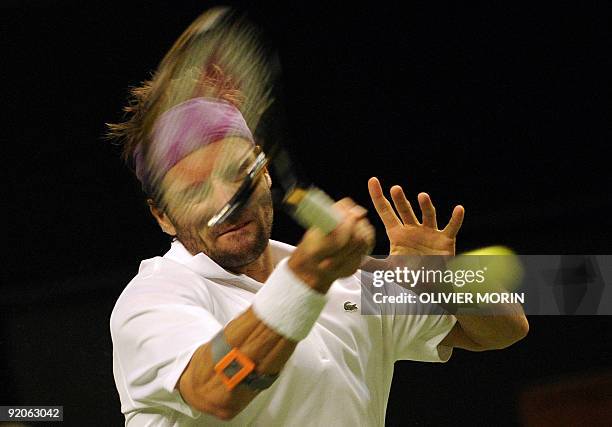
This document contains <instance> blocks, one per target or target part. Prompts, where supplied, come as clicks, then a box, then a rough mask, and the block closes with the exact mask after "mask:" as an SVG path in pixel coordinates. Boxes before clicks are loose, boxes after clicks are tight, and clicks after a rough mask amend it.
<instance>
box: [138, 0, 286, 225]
mask: <svg viewBox="0 0 612 427" xmlns="http://www.w3.org/2000/svg"><path fill="white" fill-rule="evenodd" d="M277 64H278V62H277V57H276V56H275V54H274V52H273V50H272V49H271V44H270V43H269V42H267V40H266V39H265V38H264V37H263V33H262V32H261V31H260V30H259V29H258V28H257V27H256V26H255V25H254V24H253V23H252V22H251V21H250V20H249V19H248V17H247V16H246V15H245V14H244V13H242V12H239V11H237V10H234V9H230V8H226V7H219V8H214V9H211V10H208V11H206V12H205V13H203V14H202V15H200V16H199V17H198V18H197V19H196V20H195V21H194V22H193V23H192V24H191V25H190V26H189V27H188V28H187V29H186V30H185V31H184V32H183V34H182V35H181V36H180V37H179V38H178V39H177V41H176V42H175V43H174V45H173V46H172V48H171V49H170V51H169V52H168V53H167V54H166V55H165V57H164V58H163V60H162V61H161V63H160V65H159V67H158V69H157V70H156V72H155V74H154V76H153V79H152V89H151V93H152V94H153V96H151V97H150V98H149V99H148V105H147V108H146V110H147V117H146V120H145V123H144V126H143V128H144V130H145V133H146V134H147V135H148V136H149V138H145V141H148V142H149V143H151V144H153V143H154V144H160V143H162V144H163V143H164V141H158V140H157V141H153V138H152V134H153V130H154V127H155V124H156V122H157V121H158V119H159V118H160V117H161V116H162V115H163V114H164V113H165V112H167V111H168V110H170V109H172V108H173V107H175V106H177V105H179V104H181V103H183V102H185V101H188V100H190V99H193V98H212V99H217V100H219V101H224V102H227V103H230V104H232V105H233V106H235V107H236V108H238V109H239V110H240V112H241V114H242V116H243V117H244V120H245V122H246V124H247V126H248V127H249V129H250V130H251V131H252V132H253V133H255V131H256V130H257V129H258V127H259V123H260V119H261V117H262V115H263V114H264V112H265V111H266V110H267V109H268V108H269V107H270V105H271V104H272V102H273V99H272V89H273V81H274V74H275V73H274V70H275V67H276V65H277ZM177 132H180V129H178V130H177ZM257 143H258V144H260V145H262V143H263V141H259V140H258V141H257ZM211 145H215V144H211ZM222 145H223V147H221V148H220V149H216V148H215V149H214V150H211V151H214V156H211V158H212V160H210V163H211V164H209V165H207V168H208V169H209V170H210V174H209V175H210V177H211V179H212V178H214V179H217V180H221V181H223V182H225V183H226V184H227V187H228V188H230V190H228V191H226V193H227V194H228V196H227V197H226V199H227V200H224V201H223V202H222V203H220V202H218V201H215V203H214V206H212V205H211V206H207V207H206V208H204V210H202V209H201V205H202V203H203V201H205V200H209V201H210V200H211V198H210V194H211V191H212V187H211V185H200V186H199V187H194V188H189V190H188V191H183V190H184V188H181V185H179V184H178V183H180V182H181V181H185V182H186V181H188V180H182V179H181V177H180V176H176V175H177V174H172V176H171V178H172V182H167V181H168V176H170V175H171V174H165V171H162V172H160V173H159V176H156V175H155V174H156V167H155V164H154V162H152V161H149V162H148V163H147V164H146V167H147V168H148V170H149V171H150V173H151V174H152V177H151V181H153V182H156V183H161V182H162V181H164V180H165V181H164V182H163V186H161V185H156V186H155V191H156V194H155V195H154V197H155V198H156V200H159V201H160V202H161V203H162V205H163V206H164V207H170V206H172V207H174V208H175V209H174V215H175V216H184V217H190V216H191V213H192V210H193V209H199V210H200V214H199V216H200V217H203V216H204V217H206V218H203V223H204V224H209V223H210V219H211V218H213V217H214V218H216V220H217V222H222V221H219V219H223V220H225V219H227V218H228V217H229V216H230V215H231V214H233V213H234V212H235V211H237V210H238V209H239V208H240V207H242V205H244V203H246V201H247V200H248V198H249V196H250V194H251V192H252V190H253V187H254V184H255V183H256V182H257V180H258V179H259V178H260V176H261V174H262V171H263V170H264V167H265V166H266V164H267V159H266V158H265V157H264V156H263V155H262V154H261V153H260V152H259V150H258V149H257V148H255V147H252V146H247V145H246V144H244V143H237V144H233V143H224V144H222ZM148 148H150V147H146V146H145V147H144V150H145V159H150V157H151V156H149V157H147V156H146V154H147V149H148ZM264 148H266V147H264ZM270 149H271V150H272V148H271V147H270ZM272 151H273V150H272ZM213 157H214V158H213ZM162 173H164V174H163V175H162ZM208 184H210V183H208ZM162 187H163V188H162ZM230 201H233V202H234V203H233V205H232V206H231V207H229V208H228V204H229V203H230ZM211 203H212V202H211ZM203 214H204V215H203ZM211 225H214V224H211Z"/></svg>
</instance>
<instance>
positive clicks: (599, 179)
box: [0, 0, 612, 425]
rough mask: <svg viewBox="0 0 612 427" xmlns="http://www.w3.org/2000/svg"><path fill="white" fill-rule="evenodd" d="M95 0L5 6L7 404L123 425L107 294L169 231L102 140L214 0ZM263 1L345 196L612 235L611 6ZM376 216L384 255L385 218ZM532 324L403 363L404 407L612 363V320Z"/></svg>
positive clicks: (468, 242) (464, 398)
mask: <svg viewBox="0 0 612 427" xmlns="http://www.w3.org/2000/svg"><path fill="white" fill-rule="evenodd" d="M90 3H92V2H86V1H80V2H76V1H70V2H69V1H64V2H60V1H50V0H49V1H42V0H41V1H33V0H30V1H25V0H24V1H17V0H12V1H5V2H3V3H2V6H1V9H0V12H1V14H2V21H3V25H2V28H3V30H2V31H3V33H4V34H2V41H3V49H2V57H1V59H0V61H1V62H2V64H3V66H2V68H3V70H4V71H5V72H8V73H3V74H5V77H4V79H3V80H4V81H3V83H4V84H3V86H4V95H3V97H2V104H3V110H4V112H3V120H4V125H3V126H2V139H3V141H2V146H3V150H4V154H3V164H4V167H5V168H7V169H8V174H7V178H8V179H7V181H6V182H8V192H7V197H5V203H4V204H3V205H4V209H3V210H4V214H5V215H4V218H5V220H4V224H3V235H4V237H5V239H6V240H8V242H7V244H5V245H4V246H5V250H6V252H7V253H6V255H5V257H4V259H5V260H6V261H5V262H4V263H3V267H2V269H1V270H2V273H1V275H2V279H3V280H2V297H1V300H0V305H1V307H0V310H1V313H2V315H1V316H2V317H1V318H0V319H1V323H0V340H1V341H0V344H1V347H0V369H1V371H0V374H1V383H0V403H1V404H32V405H33V404H39V405H43V404H47V405H51V404H56V405H64V408H65V419H66V420H67V422H66V423H67V424H70V425H120V424H121V423H122V422H123V417H122V415H121V413H120V409H119V399H118V396H117V393H116V390H115V388H114V382H113V378H112V366H111V352H112V347H111V341H110V334H109V329H108V321H109V316H110V312H111V310H112V307H113V305H114V301H115V300H116V298H117V297H118V295H119V294H120V292H121V291H122V289H123V287H124V286H125V285H126V284H127V283H128V281H129V280H130V279H131V278H132V277H133V275H134V274H135V273H136V271H137V268H138V264H139V262H140V260H142V259H145V258H150V257H153V256H156V255H158V254H161V253H163V252H164V251H165V250H166V248H167V247H168V240H167V239H166V238H165V237H164V235H163V234H162V233H161V232H160V231H159V230H158V228H157V226H156V225H155V224H154V222H153V220H152V218H150V216H149V215H148V212H147V209H146V207H145V204H144V201H143V199H142V197H141V195H140V193H139V187H138V184H137V183H136V181H135V179H133V178H132V176H131V175H130V172H129V171H128V170H127V169H126V168H125V167H124V166H123V165H122V163H121V161H120V159H119V152H120V149H119V147H117V146H113V145H112V144H110V143H108V142H106V141H104V140H103V139H102V138H101V136H102V135H103V133H104V130H105V128H104V123H105V122H112V121H118V120H120V119H121V113H120V109H121V107H122V106H123V105H124V102H125V99H126V95H127V87H128V86H129V85H136V84H138V83H139V82H140V81H141V80H143V79H145V78H147V76H148V73H149V72H150V71H152V70H153V69H154V68H155V67H156V65H157V63H158V62H159V60H160V59H161V57H162V56H163V54H164V53H165V52H166V50H167V49H168V48H169V47H170V46H171V44H172V43H173V41H174V40H175V39H176V37H178V35H179V34H180V33H181V32H182V31H183V29H184V28H185V27H186V26H187V25H188V24H189V23H190V22H191V21H192V20H193V19H194V18H195V17H196V16H197V15H198V14H199V13H200V12H201V11H202V10H204V9H206V8H207V6H208V5H210V4H211V3H209V2H199V1H187V2H173V1H159V2H144V1H136V2H119V1H105V2H97V3H96V4H90ZM287 3H289V2H287ZM248 10H249V11H250V13H251V17H252V18H253V19H254V20H255V21H256V22H257V23H259V24H260V25H261V26H262V27H263V28H264V29H265V30H266V31H267V32H268V35H269V36H270V37H271V38H272V39H273V40H275V42H276V44H277V46H278V48H279V51H280V55H281V59H282V63H283V67H284V70H283V71H284V77H285V82H284V83H285V95H286V98H287V101H286V109H287V111H288V116H289V118H290V126H291V130H292V133H293V137H294V140H295V144H294V145H293V146H292V147H291V149H292V151H293V152H294V153H295V155H296V158H297V160H298V161H299V162H300V164H301V166H302V169H303V170H306V171H307V172H308V176H309V177H310V178H311V179H312V180H313V181H315V182H316V183H317V184H318V185H320V186H321V187H322V188H324V189H325V190H326V191H328V192H329V193H330V194H331V195H332V196H334V197H336V198H338V197H341V196H345V195H350V196H351V197H353V198H354V199H355V200H357V201H358V202H359V203H361V204H363V205H364V206H367V207H368V208H371V205H370V202H369V199H368V196H367V186H366V181H367V178H368V177H370V176H372V175H377V176H379V177H380V178H381V180H382V182H383V186H384V187H385V188H388V187H389V186H391V185H392V184H402V185H403V186H404V188H405V189H406V192H407V194H409V195H410V197H411V198H412V200H413V201H414V200H415V198H416V194H417V193H418V192H420V191H427V192H429V193H430V194H431V195H432V197H433V200H434V203H435V204H436V207H437V210H438V213H439V215H440V218H439V222H441V223H442V222H444V223H445V222H446V221H447V220H448V217H449V215H450V211H451V209H452V207H453V206H454V205H455V204H457V203H461V204H463V205H464V206H465V207H466V213H467V215H466V219H465V222H464V226H463V228H462V231H461V233H460V235H459V240H458V250H459V251H464V250H467V249H472V248H476V247H480V246H485V245H489V244H506V245H509V246H510V247H512V248H514V249H515V250H517V251H518V252H519V253H522V254H581V253H584V254H605V253H610V238H611V233H610V225H612V223H611V221H610V215H609V212H610V208H612V206H611V205H612V203H611V200H610V192H609V185H608V184H609V179H610V178H609V176H610V168H609V165H610V154H609V153H610V150H609V143H610V140H611V136H612V135H611V133H612V130H611V129H612V127H611V126H610V117H612V115H611V108H610V102H609V101H610V99H611V98H610V96H611V95H612V94H611V93H610V92H611V90H610V87H611V85H610V75H611V72H612V67H611V59H610V57H611V55H612V53H611V52H612V43H611V42H612V37H611V35H610V30H609V22H611V20H612V13H611V12H612V11H611V7H610V5H609V4H605V3H603V2H601V3H600V2H579V1H575V2H546V3H540V2H538V3H537V5H535V4H533V2H518V3H517V2H503V3H502V2H476V3H470V4H469V5H465V4H460V3H456V4H455V3H451V2H449V3H446V2H438V1H418V2H414V1H412V2H405V3H404V4H403V6H402V7H401V8H400V7H399V6H394V5H393V4H392V3H391V2H376V3H369V4H365V5H363V6H356V3H352V4H351V6H350V7H345V8H339V7H332V6H330V5H329V3H318V4H316V3H314V2H313V3H304V4H285V3H280V2H279V3H278V4H272V3H266V4H260V5H257V6H253V5H250V6H248ZM372 211H373V209H372ZM370 219H371V221H372V222H373V223H374V224H376V226H377V230H378V246H377V252H378V253H384V252H385V251H386V250H387V246H386V245H387V244H386V237H385V235H384V230H383V228H382V225H381V223H380V221H379V220H378V219H377V218H376V217H375V215H374V214H372V213H371V214H370ZM300 233H301V231H300V229H299V228H298V227H297V226H295V225H294V224H293V223H291V221H290V220H288V219H287V218H286V217H285V216H284V215H283V214H279V215H278V216H277V222H276V224H275V229H274V235H273V237H274V238H277V239H279V240H284V241H287V242H289V243H296V242H297V240H298V239H299V237H300ZM530 323H531V332H530V334H529V336H528V337H527V338H526V339H525V340H523V341H522V342H520V343H518V344H516V345H515V346H513V347H512V348H510V349H508V350H504V351H498V352H486V353H467V352H463V351H460V350H458V351H456V352H455V355H454V357H453V358H452V359H451V361H450V362H449V363H447V364H443V365H438V364H419V363H411V362H402V363H398V364H397V365H396V376H395V380H394V385H393V390H392V393H391V398H390V401H389V408H388V413H387V420H388V423H389V424H390V425H395V424H399V423H404V424H408V425H445V424H462V423H464V422H465V423H468V422H469V423H471V424H476V425H491V424H502V425H516V424H517V423H518V422H519V412H518V407H517V402H518V398H519V395H520V393H521V391H522V390H525V389H527V388H529V387H531V386H533V385H534V384H540V383H550V382H557V381H563V380H564V379H566V378H570V377H571V378H576V377H581V376H583V375H586V374H588V375H599V374H600V373H601V372H604V371H605V370H606V369H608V368H609V367H610V362H609V360H610V356H611V354H612V352H611V345H610V342H609V341H610V333H609V330H610V328H611V327H612V319H611V318H610V317H604V316H600V317H577V316H573V317H570V316H567V317H537V316H533V317H531V318H530ZM322 392H323V393H324V391H322ZM341 410H342V408H339V411H341Z"/></svg>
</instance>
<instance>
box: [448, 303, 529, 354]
mask: <svg viewBox="0 0 612 427" xmlns="http://www.w3.org/2000/svg"><path fill="white" fill-rule="evenodd" d="M455 317H456V318H457V323H459V325H460V326H461V329H462V331H463V333H464V334H465V336H466V337H467V338H468V339H469V345H468V346H467V347H468V349H469V350H496V349H502V348H506V347H508V346H510V345H512V344H514V343H515V342H517V341H520V340H521V339H523V338H524V337H525V336H526V335H527V333H528V332H529V322H528V321H527V318H526V317H525V313H524V311H523V308H522V306H521V305H520V304H496V305H495V307H494V308H493V309H488V310H487V309H486V308H485V310H483V311H482V313H473V314H455Z"/></svg>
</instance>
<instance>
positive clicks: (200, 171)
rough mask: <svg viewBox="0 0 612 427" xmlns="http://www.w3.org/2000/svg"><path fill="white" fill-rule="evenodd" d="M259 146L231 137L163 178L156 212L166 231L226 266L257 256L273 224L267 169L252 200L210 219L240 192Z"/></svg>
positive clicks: (201, 151) (195, 154)
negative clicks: (217, 220)
mask: <svg viewBox="0 0 612 427" xmlns="http://www.w3.org/2000/svg"><path fill="white" fill-rule="evenodd" d="M257 150H258V149H257V148H255V149H254V146H253V144H252V143H251V142H250V141H247V140H245V139H242V138H238V137H227V138H223V139H221V140H218V141H216V142H213V143H211V144H208V145H205V146H202V147H201V148H199V149H197V150H195V151H193V152H191V153H190V154H188V155H187V156H185V157H183V158H182V159H181V160H179V161H178V162H177V163H176V164H174V166H172V168H170V169H169V170H168V172H167V173H166V174H165V176H164V177H163V180H162V182H161V191H160V192H159V197H158V200H157V201H154V200H152V199H149V206H150V208H151V213H152V214H153V216H154V217H155V218H156V220H157V222H158V223H159V225H160V226H161V228H162V230H163V231H164V232H166V233H167V234H170V235H172V236H176V237H177V239H178V240H179V241H180V242H181V243H182V244H183V245H184V246H185V247H186V248H187V249H188V250H189V251H190V252H191V253H192V254H197V253H199V252H203V253H205V254H206V255H208V256H209V257H210V258H211V259H213V260H214V261H215V262H217V263H218V264H219V265H221V266H222V267H224V268H228V269H232V268H238V267H241V266H244V265H246V264H249V263H251V262H253V261H255V260H256V259H257V258H258V257H259V256H260V255H261V254H262V253H263V251H264V250H265V248H266V246H267V244H268V240H269V238H270V233H271V229H272V219H273V209H272V197H271V192H270V185H271V180H270V177H269V175H268V173H267V171H266V172H265V173H264V175H262V177H260V179H259V180H258V182H257V183H256V188H255V191H254V192H253V194H252V196H251V197H250V199H249V200H248V202H247V204H246V205H245V206H244V207H243V208H242V209H241V210H240V211H238V212H237V213H236V214H235V215H234V216H233V217H231V218H230V219H229V220H227V221H226V222H224V223H223V224H220V225H218V226H215V227H212V228H209V227H208V226H207V225H206V224H207V222H208V220H209V219H210V218H211V217H212V216H213V215H214V214H215V213H216V212H218V210H219V209H220V208H221V207H222V206H223V205H224V204H225V203H227V202H228V201H229V199H230V198H231V197H232V195H233V194H234V193H235V192H236V190H237V189H238V187H239V186H240V184H241V183H242V180H243V178H244V174H245V172H246V170H247V169H248V168H249V167H250V166H251V165H252V163H253V161H254V160H255V156H256V153H257Z"/></svg>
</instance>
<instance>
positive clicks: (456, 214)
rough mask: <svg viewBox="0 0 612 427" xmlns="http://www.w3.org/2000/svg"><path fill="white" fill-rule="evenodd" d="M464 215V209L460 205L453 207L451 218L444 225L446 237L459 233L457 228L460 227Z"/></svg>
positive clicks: (453, 236) (452, 236)
mask: <svg viewBox="0 0 612 427" xmlns="http://www.w3.org/2000/svg"><path fill="white" fill-rule="evenodd" d="M464 216H465V209H464V207H463V206H461V205H457V206H455V209H453V214H452V215H451V219H450V221H449V222H448V224H447V225H446V227H444V230H442V232H444V233H445V234H446V235H448V237H450V238H452V239H454V238H455V237H456V236H457V234H458V233H459V229H460V228H461V224H463V217H464Z"/></svg>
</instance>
